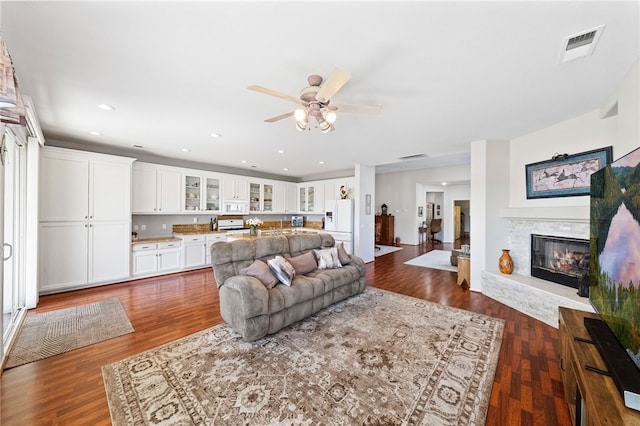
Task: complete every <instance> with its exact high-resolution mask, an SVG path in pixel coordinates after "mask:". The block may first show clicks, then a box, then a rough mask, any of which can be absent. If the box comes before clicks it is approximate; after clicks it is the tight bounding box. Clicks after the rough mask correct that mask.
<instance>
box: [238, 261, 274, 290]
mask: <svg viewBox="0 0 640 426" xmlns="http://www.w3.org/2000/svg"><path fill="white" fill-rule="evenodd" d="M240 273H241V274H242V275H249V276H251V277H256V278H257V279H259V280H260V282H261V283H262V284H264V286H265V287H266V288H273V287H275V285H276V284H278V279H277V278H276V276H275V275H273V272H271V269H269V266H267V264H266V263H264V262H263V261H262V260H260V259H257V260H255V261H254V262H253V263H252V264H251V265H250V266H249V267H248V268H246V269H244V270H242V271H240Z"/></svg>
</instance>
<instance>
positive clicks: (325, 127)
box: [318, 120, 334, 133]
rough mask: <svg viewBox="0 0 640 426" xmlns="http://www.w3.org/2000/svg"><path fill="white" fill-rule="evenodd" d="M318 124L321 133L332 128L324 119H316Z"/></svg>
mask: <svg viewBox="0 0 640 426" xmlns="http://www.w3.org/2000/svg"><path fill="white" fill-rule="evenodd" d="M318 124H319V125H320V131H321V132H322V133H329V132H332V131H333V130H334V127H333V126H332V125H331V123H329V122H328V121H325V120H322V121H318Z"/></svg>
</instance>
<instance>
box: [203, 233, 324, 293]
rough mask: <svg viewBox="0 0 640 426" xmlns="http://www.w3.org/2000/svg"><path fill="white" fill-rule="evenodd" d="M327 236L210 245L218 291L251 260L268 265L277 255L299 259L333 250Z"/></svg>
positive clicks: (290, 237) (265, 239) (285, 237)
mask: <svg viewBox="0 0 640 426" xmlns="http://www.w3.org/2000/svg"><path fill="white" fill-rule="evenodd" d="M334 243H335V240H334V239H333V237H332V236H331V235H329V234H296V235H277V236H271V237H260V238H255V239H249V238H247V239H240V240H236V241H230V242H226V243H217V244H213V245H212V246H211V266H212V267H213V274H214V277H215V279H216V283H217V285H218V288H220V286H221V285H222V284H224V282H225V281H226V280H227V279H228V278H230V277H232V276H235V275H242V271H243V270H245V269H246V268H248V267H249V266H251V264H252V263H253V261H254V260H256V259H260V260H262V261H264V262H268V261H269V260H270V259H273V258H274V257H276V255H279V256H283V257H285V258H286V257H291V256H299V255H301V254H304V253H307V252H308V251H310V250H314V249H320V248H327V247H332V246H333V245H334Z"/></svg>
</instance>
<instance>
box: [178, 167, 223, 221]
mask: <svg viewBox="0 0 640 426" xmlns="http://www.w3.org/2000/svg"><path fill="white" fill-rule="evenodd" d="M220 181H221V179H220V177H219V176H214V175H199V174H197V173H193V172H189V173H187V172H185V173H184V174H183V180H182V183H183V188H184V192H183V199H184V202H183V211H184V212H187V213H191V212H194V211H195V212H207V213H218V212H220V205H221V204H220Z"/></svg>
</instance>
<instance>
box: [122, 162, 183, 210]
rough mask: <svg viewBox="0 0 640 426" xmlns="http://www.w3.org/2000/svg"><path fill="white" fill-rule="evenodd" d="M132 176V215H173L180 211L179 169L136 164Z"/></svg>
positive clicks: (180, 179)
mask: <svg viewBox="0 0 640 426" xmlns="http://www.w3.org/2000/svg"><path fill="white" fill-rule="evenodd" d="M132 176H133V177H132V211H133V213H134V214H152V213H164V214H174V213H180V212H181V211H182V209H181V207H180V205H181V202H180V199H181V194H182V191H181V186H182V183H181V182H182V173H181V170H180V169H179V168H175V167H168V166H159V165H156V164H150V163H141V162H136V163H135V164H134V165H133V173H132Z"/></svg>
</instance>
